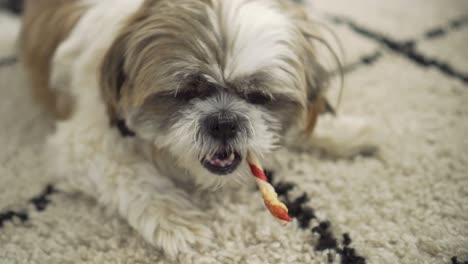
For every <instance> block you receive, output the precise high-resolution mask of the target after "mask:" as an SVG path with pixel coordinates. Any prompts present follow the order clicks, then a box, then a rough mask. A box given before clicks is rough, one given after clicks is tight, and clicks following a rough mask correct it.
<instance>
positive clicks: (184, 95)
mask: <svg viewBox="0 0 468 264" xmlns="http://www.w3.org/2000/svg"><path fill="white" fill-rule="evenodd" d="M199 94H200V93H199V92H198V91H197V90H188V91H179V92H177V93H176V94H175V98H177V99H180V100H183V101H190V100H192V99H194V98H196V97H198V96H199Z"/></svg>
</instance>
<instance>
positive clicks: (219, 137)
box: [101, 0, 324, 178]
mask: <svg viewBox="0 0 468 264" xmlns="http://www.w3.org/2000/svg"><path fill="white" fill-rule="evenodd" d="M285 2H286V1H284V0H277V1H275V0H211V1H210V0H204V1H201V0H177V1H173V0H159V1H157V0H150V1H147V2H146V4H145V6H144V7H142V8H141V11H140V12H139V13H138V14H136V15H135V17H133V18H132V20H131V21H129V22H128V25H126V26H125V28H124V29H123V31H122V33H121V34H120V35H119V37H118V38H117V39H116V40H115V42H114V44H113V46H112V48H111V49H110V50H109V51H108V53H107V55H106V58H105V59H104V63H103V67H102V72H101V82H102V87H103V94H104V98H105V99H106V102H107V104H108V108H109V112H110V114H111V115H115V117H118V118H122V119H125V121H126V123H127V125H128V126H129V128H130V129H132V130H133V131H135V132H136V134H137V135H138V136H139V137H142V138H144V139H146V140H149V141H151V142H153V143H154V144H155V145H156V147H157V148H161V149H166V150H168V151H169V152H170V153H171V154H172V155H173V156H174V157H175V158H176V159H177V162H178V165H180V166H181V167H183V168H184V169H186V170H188V171H189V172H191V174H193V175H196V176H201V175H204V176H206V175H211V176H213V177H215V175H216V176H219V175H241V174H243V173H244V172H246V166H241V164H242V163H243V162H244V161H245V157H246V153H247V151H253V152H254V153H256V154H257V155H259V156H262V155H264V154H267V153H269V152H271V151H273V150H274V149H275V148H276V147H278V146H280V145H281V144H282V142H283V138H284V136H285V134H286V133H288V131H290V130H291V129H292V128H298V127H301V126H303V125H304V120H305V119H306V115H307V111H308V105H309V103H310V100H311V99H312V98H315V97H316V96H317V95H318V94H319V93H320V89H321V77H323V75H324V74H323V70H322V69H321V67H320V66H319V65H318V64H317V62H316V59H315V56H314V54H313V49H312V48H311V43H310V41H309V40H308V39H307V37H306V35H305V34H304V29H303V27H302V26H301V23H303V24H304V23H307V22H306V21H305V16H304V15H303V14H302V13H298V12H296V11H297V9H296V8H297V6H295V4H292V3H287V4H285ZM240 168H243V169H240ZM218 178H219V177H218Z"/></svg>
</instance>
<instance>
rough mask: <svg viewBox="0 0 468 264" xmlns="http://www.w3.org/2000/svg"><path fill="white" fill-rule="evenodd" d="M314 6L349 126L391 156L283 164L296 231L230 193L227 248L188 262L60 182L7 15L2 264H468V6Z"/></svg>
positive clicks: (3, 21) (294, 158)
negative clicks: (336, 61) (338, 58)
mask: <svg viewBox="0 0 468 264" xmlns="http://www.w3.org/2000/svg"><path fill="white" fill-rule="evenodd" d="M313 6H314V10H315V11H314V12H316V15H317V16H318V17H320V19H321V20H322V21H324V22H323V23H324V24H326V25H327V26H328V27H331V28H332V30H333V31H334V32H336V33H337V34H338V36H339V38H340V39H341V43H342V45H343V48H344V51H345V55H346V58H347V60H346V61H345V63H344V66H345V67H344V68H345V71H346V89H345V94H344V100H343V103H342V105H341V107H340V111H339V112H340V113H341V114H349V115H353V116H360V117H364V118H366V119H368V120H370V122H371V123H372V125H373V126H375V127H376V129H377V133H378V139H379V140H378V145H379V148H380V153H379V155H377V156H372V157H357V158H355V159H352V160H334V159H331V158H327V157H324V156H322V155H320V154H318V153H315V152H314V151H310V152H301V153H298V152H296V151H292V150H283V151H282V153H281V155H280V158H279V159H278V162H279V163H280V164H281V165H282V166H281V167H282V168H283V169H280V170H277V171H275V172H274V173H271V174H270V176H271V177H272V178H273V181H274V183H275V185H276V187H277V189H278V191H279V193H280V197H281V199H282V200H283V201H285V202H286V203H287V204H288V207H289V208H290V212H291V215H292V216H294V219H295V220H294V222H293V223H292V224H290V225H289V226H288V227H287V228H280V227H279V226H278V225H277V224H276V223H275V222H274V221H273V220H272V217H271V216H270V215H269V214H268V212H267V211H266V210H265V208H264V206H263V204H262V201H261V198H260V196H259V194H258V192H256V191H255V188H254V186H243V187H242V188H241V190H240V191H237V192H235V193H231V192H229V190H226V191H225V192H224V194H223V196H218V197H219V198H218V199H217V200H216V201H213V202H212V204H210V207H209V208H207V209H206V214H207V215H208V216H209V218H210V220H211V221H210V222H207V223H206V225H207V226H210V228H211V229H212V230H213V232H214V234H215V239H214V240H213V241H212V243H211V244H210V245H200V247H199V248H194V251H193V252H185V253H183V254H181V255H180V256H179V257H178V258H177V259H176V260H174V259H172V260H169V259H167V258H166V257H165V256H164V255H163V254H162V253H161V252H159V251H157V250H155V249H154V248H151V247H150V246H148V245H146V244H145V243H144V241H143V240H142V238H141V237H140V236H139V235H138V234H137V233H136V232H134V231H133V230H132V229H131V228H130V227H129V226H128V225H127V224H126V223H125V222H124V221H122V220H121V219H119V218H118V217H116V216H115V215H112V214H109V213H106V212H105V210H104V209H103V208H100V207H99V206H98V205H97V204H96V203H95V202H94V201H93V200H91V199H89V198H87V197H85V196H82V195H79V194H70V193H65V192H63V191H60V190H59V189H58V188H57V187H56V186H55V185H54V182H52V181H51V179H50V177H49V176H48V175H47V173H46V171H45V168H44V165H43V162H42V161H41V159H42V158H43V157H42V156H41V149H42V145H43V142H44V140H45V138H46V136H47V134H48V133H50V131H51V129H53V124H52V122H51V120H50V118H48V117H47V115H46V114H44V112H42V111H41V109H40V108H39V107H38V106H37V105H36V104H35V103H33V102H32V100H31V99H30V98H29V97H28V87H27V86H28V85H27V83H26V80H25V75H24V72H23V70H22V68H21V66H20V65H19V64H18V63H17V57H16V52H15V40H16V36H17V32H18V28H19V23H20V20H19V17H17V16H14V15H11V14H8V13H7V12H6V11H5V12H0V121H1V122H2V124H3V126H2V128H1V129H0V146H1V150H0V263H177V262H178V263H434V264H435V263H437V264H439V263H468V262H467V261H468V138H467V136H466V135H468V50H467V46H466V45H467V44H466V43H468V2H467V1H466V0H445V1H440V0H413V1H406V0H395V1H375V0H373V1H371V0H355V1H346V0H316V1H315V2H314V3H313ZM325 37H326V38H327V39H330V41H332V37H331V36H329V34H328V33H326V32H325ZM333 46H334V47H337V46H336V45H333ZM331 67H333V65H332V64H331ZM337 90H338V89H337V88H336V84H334V87H332V89H331V91H330V96H331V98H336V95H337Z"/></svg>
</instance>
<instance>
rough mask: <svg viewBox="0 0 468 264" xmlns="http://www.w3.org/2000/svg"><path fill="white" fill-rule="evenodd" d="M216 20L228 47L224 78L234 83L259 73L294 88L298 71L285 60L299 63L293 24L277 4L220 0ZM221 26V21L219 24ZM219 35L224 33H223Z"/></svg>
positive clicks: (273, 2) (258, 0)
mask: <svg viewBox="0 0 468 264" xmlns="http://www.w3.org/2000/svg"><path fill="white" fill-rule="evenodd" d="M219 2H220V5H221V8H220V10H221V11H220V13H219V14H217V15H218V16H219V17H218V18H217V19H212V20H217V21H221V25H220V28H221V32H224V35H223V36H222V37H223V38H225V42H226V45H227V51H228V53H227V55H226V65H224V67H225V70H224V77H225V79H227V80H233V79H236V78H239V77H243V76H248V75H250V74H252V73H255V72H258V71H267V72H270V73H272V74H271V75H273V76H275V77H276V78H278V79H280V80H282V81H284V82H286V83H285V84H289V85H293V82H292V80H293V79H297V78H294V77H296V76H290V74H291V73H294V72H295V70H294V69H291V66H290V65H289V64H287V63H286V62H285V58H289V59H291V60H293V61H299V58H297V56H296V54H295V53H294V52H293V51H292V49H291V46H290V45H291V43H292V40H293V38H294V35H293V30H294V27H293V24H292V22H291V21H290V19H288V17H286V15H285V14H284V13H282V12H281V11H280V8H279V7H278V6H277V4H276V3H275V1H270V0H229V1H219ZM218 23H219V22H218ZM221 32H220V33H219V34H222V33H221Z"/></svg>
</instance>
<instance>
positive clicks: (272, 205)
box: [247, 152, 291, 225]
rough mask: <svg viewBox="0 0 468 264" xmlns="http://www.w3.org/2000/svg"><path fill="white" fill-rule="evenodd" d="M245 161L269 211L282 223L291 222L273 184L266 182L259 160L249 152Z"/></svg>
mask: <svg viewBox="0 0 468 264" xmlns="http://www.w3.org/2000/svg"><path fill="white" fill-rule="evenodd" d="M247 162H248V163H249V166H250V170H251V171H252V174H253V175H254V176H255V179H256V181H257V185H258V188H259V189H260V192H261V193H262V196H263V201H264V202H265V205H266V207H267V208H268V210H269V211H270V213H271V214H272V215H273V216H274V217H275V218H276V219H277V220H278V221H279V222H280V223H281V224H283V225H285V224H287V223H288V222H291V217H290V216H289V215H288V208H287V207H286V205H285V204H284V203H282V202H280V201H279V200H278V194H277V193H276V191H275V189H274V188H273V186H272V185H271V184H270V183H268V179H267V177H266V175H265V172H264V171H263V169H262V166H261V165H260V162H259V161H258V159H257V157H255V155H254V154H253V153H252V152H249V154H248V156H247Z"/></svg>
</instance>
